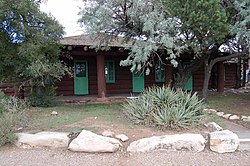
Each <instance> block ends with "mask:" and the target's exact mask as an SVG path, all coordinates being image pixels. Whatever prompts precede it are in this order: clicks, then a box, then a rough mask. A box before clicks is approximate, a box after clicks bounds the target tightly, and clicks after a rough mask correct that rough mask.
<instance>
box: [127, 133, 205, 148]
mask: <svg viewBox="0 0 250 166" xmlns="http://www.w3.org/2000/svg"><path fill="white" fill-rule="evenodd" d="M205 142H206V140H205V139H204V137H203V136H202V135H200V134H178V135H164V136H153V137H149V138H143V139H140V140H138V141H134V142H132V143H131V144H130V145H129V147H128V148H127V151H128V152H150V151H154V150H162V149H164V150H167V149H169V150H181V149H187V150H191V151H195V152H201V151H203V149H204V148H205Z"/></svg>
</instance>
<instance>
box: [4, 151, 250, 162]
mask: <svg viewBox="0 0 250 166" xmlns="http://www.w3.org/2000/svg"><path fill="white" fill-rule="evenodd" d="M0 165H1V166H47V165H49V166H53V165H55V166H64V165H65V166H71V165H72V166H78V165H82V166H163V165H164V166H166V165H173V166H175V165H176V166H179V165H185V166H187V165H199V166H200V165H205V166H208V165H211V166H214V165H216V166H217V165H218V166H222V165H227V166H230V165H234V166H236V165H239V166H249V165H250V152H235V153H227V154H217V153H213V152H211V151H209V150H205V151H204V152H200V153H194V152H188V151H172V152H169V151H158V152H152V153H140V154H128V153H125V152H117V153H114V154H107V153H106V154H88V153H73V152H70V151H67V150H63V149H59V150H58V149H57V150H51V149H33V150H25V149H18V148H16V147H1V148H0Z"/></svg>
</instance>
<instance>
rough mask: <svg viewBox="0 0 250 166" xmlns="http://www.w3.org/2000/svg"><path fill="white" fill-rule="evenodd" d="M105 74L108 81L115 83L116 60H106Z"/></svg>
mask: <svg viewBox="0 0 250 166" xmlns="http://www.w3.org/2000/svg"><path fill="white" fill-rule="evenodd" d="M105 76H106V82H107V83H115V62H114V61H106V63H105Z"/></svg>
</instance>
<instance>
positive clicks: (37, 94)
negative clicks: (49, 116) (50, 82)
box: [28, 86, 56, 107]
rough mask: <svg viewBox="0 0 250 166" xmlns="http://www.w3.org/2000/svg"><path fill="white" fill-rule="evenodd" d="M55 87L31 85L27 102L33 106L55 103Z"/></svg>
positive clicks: (50, 105) (49, 105)
mask: <svg viewBox="0 0 250 166" xmlns="http://www.w3.org/2000/svg"><path fill="white" fill-rule="evenodd" d="M55 95H56V91H55V87H53V86H50V87H35V88H34V87H33V88H32V89H31V90H30V92H29V94H28V103H29V105H30V106H33V107H52V106H55V105H56V101H55Z"/></svg>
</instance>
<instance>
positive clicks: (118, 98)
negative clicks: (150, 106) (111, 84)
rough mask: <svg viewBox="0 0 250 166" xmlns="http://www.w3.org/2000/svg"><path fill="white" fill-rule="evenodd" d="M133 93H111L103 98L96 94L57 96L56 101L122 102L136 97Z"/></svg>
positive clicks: (67, 102) (75, 102) (74, 102)
mask: <svg viewBox="0 0 250 166" xmlns="http://www.w3.org/2000/svg"><path fill="white" fill-rule="evenodd" d="M137 97H138V95H135V94H113V95H107V96H106V97H105V98H99V97H98V95H86V96H57V98H56V101H58V102H59V103H66V104H70V103H72V104H82V103H109V102H122V101H126V100H127V99H131V98H137Z"/></svg>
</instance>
